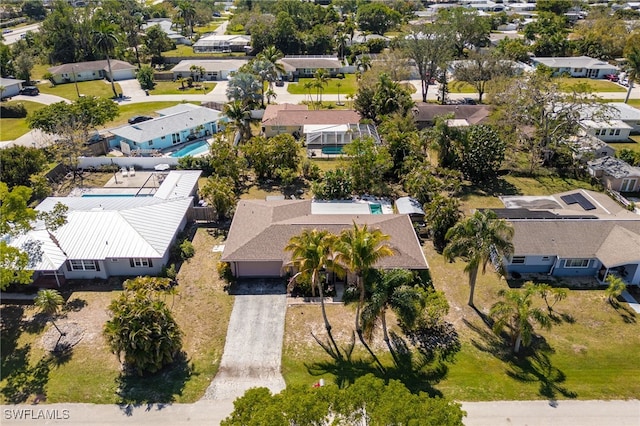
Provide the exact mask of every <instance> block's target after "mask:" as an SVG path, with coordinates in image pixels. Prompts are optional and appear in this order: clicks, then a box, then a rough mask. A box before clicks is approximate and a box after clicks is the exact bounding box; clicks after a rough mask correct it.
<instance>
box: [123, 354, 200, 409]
mask: <svg viewBox="0 0 640 426" xmlns="http://www.w3.org/2000/svg"><path fill="white" fill-rule="evenodd" d="M197 375H199V373H196V372H195V371H194V367H193V364H190V363H189V360H188V359H187V357H186V354H185V353H184V352H182V353H180V355H178V357H176V360H175V361H174V362H173V363H172V364H170V365H168V366H166V367H165V368H163V369H162V370H160V371H158V372H157V373H155V374H149V375H144V376H137V375H135V373H130V374H127V372H122V373H121V374H120V376H119V377H118V378H117V379H116V383H117V385H118V391H117V394H118V397H119V400H118V402H117V404H118V405H119V406H120V410H122V411H123V412H124V413H125V414H126V415H127V416H131V415H132V414H133V409H134V408H136V407H141V406H143V405H144V406H146V410H147V411H149V410H151V409H152V408H153V407H154V406H155V408H156V409H162V408H163V407H164V406H165V405H166V404H170V403H173V402H175V400H176V396H180V395H182V392H183V391H184V387H185V385H186V383H187V382H188V381H189V380H190V379H191V377H193V376H197Z"/></svg>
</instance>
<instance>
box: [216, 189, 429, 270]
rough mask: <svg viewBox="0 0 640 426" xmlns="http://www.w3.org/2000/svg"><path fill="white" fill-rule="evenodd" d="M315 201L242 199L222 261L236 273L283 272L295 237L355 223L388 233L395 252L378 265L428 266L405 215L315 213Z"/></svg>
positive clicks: (378, 266)
mask: <svg viewBox="0 0 640 426" xmlns="http://www.w3.org/2000/svg"><path fill="white" fill-rule="evenodd" d="M311 205H312V201H311V200H281V201H266V200H240V201H239V202H238V205H237V207H236V212H235V214H234V216H233V221H232V222H231V228H230V229H229V234H228V236H227V240H226V242H225V247H224V251H223V252H222V257H221V259H220V260H221V261H223V262H229V264H230V266H231V271H232V273H233V275H234V276H236V277H281V276H285V275H286V273H287V272H286V270H285V266H286V265H287V263H288V262H289V261H290V260H291V254H290V252H287V251H285V250H284V248H285V246H286V245H287V244H288V242H289V240H290V239H291V237H293V236H294V235H298V234H300V233H301V232H302V231H303V230H305V229H318V230H327V231H329V232H332V233H334V234H338V233H340V232H341V231H342V230H344V229H349V228H351V227H353V224H354V222H355V223H356V224H358V225H365V224H366V225H367V226H368V228H369V229H379V230H380V231H382V233H384V234H387V235H389V236H390V240H389V241H388V244H389V245H390V246H391V247H392V249H393V251H394V255H393V256H389V257H384V258H382V259H381V260H380V261H379V262H378V263H376V264H375V265H374V266H375V267H377V268H383V269H392V268H406V269H412V270H424V269H428V265H427V260H426V259H425V257H424V254H423V252H422V248H421V247H420V243H419V242H418V239H417V237H416V234H415V231H414V229H413V225H412V224H411V220H410V219H409V217H408V216H407V215H396V214H358V215H355V214H312V213H311Z"/></svg>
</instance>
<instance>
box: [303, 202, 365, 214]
mask: <svg viewBox="0 0 640 426" xmlns="http://www.w3.org/2000/svg"><path fill="white" fill-rule="evenodd" d="M311 214H371V210H370V209H369V203H357V202H355V201H316V200H314V201H313V202H312V203H311Z"/></svg>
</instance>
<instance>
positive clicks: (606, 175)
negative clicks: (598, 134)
mask: <svg viewBox="0 0 640 426" xmlns="http://www.w3.org/2000/svg"><path fill="white" fill-rule="evenodd" d="M587 168H588V170H589V174H590V175H591V176H593V177H596V178H600V180H602V183H603V184H604V186H605V187H606V188H607V189H610V190H612V191H618V192H636V191H640V167H633V166H630V165H629V164H627V163H626V162H624V161H622V160H621V159H619V158H616V157H602V158H598V159H596V160H593V161H589V162H588V163H587Z"/></svg>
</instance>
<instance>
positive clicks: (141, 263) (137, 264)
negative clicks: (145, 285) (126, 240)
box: [129, 257, 153, 268]
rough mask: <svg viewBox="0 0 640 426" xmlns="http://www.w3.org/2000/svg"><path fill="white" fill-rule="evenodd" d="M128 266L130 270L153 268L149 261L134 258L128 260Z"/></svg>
mask: <svg viewBox="0 0 640 426" xmlns="http://www.w3.org/2000/svg"><path fill="white" fill-rule="evenodd" d="M129 264H130V265H131V267H132V268H150V267H152V266H153V263H152V262H151V259H145V258H138V257H134V258H133V259H129Z"/></svg>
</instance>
